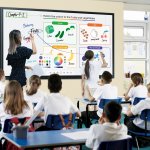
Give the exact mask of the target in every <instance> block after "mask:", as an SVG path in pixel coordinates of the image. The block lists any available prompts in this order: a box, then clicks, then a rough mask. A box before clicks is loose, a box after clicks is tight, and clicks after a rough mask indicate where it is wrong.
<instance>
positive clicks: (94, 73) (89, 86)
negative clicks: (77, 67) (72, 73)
mask: <svg viewBox="0 0 150 150" xmlns="http://www.w3.org/2000/svg"><path fill="white" fill-rule="evenodd" d="M84 57H85V59H86V63H85V65H84V66H83V68H82V72H81V74H82V81H81V87H82V96H83V97H84V98H86V99H89V97H91V95H93V93H94V91H95V90H96V88H97V86H98V81H99V72H100V69H101V68H102V67H107V65H108V64H107V63H106V61H105V59H104V54H103V53H102V52H100V57H101V60H99V61H96V60H94V53H93V51H91V50H88V51H86V52H85V55H84ZM101 61H102V62H101Z"/></svg>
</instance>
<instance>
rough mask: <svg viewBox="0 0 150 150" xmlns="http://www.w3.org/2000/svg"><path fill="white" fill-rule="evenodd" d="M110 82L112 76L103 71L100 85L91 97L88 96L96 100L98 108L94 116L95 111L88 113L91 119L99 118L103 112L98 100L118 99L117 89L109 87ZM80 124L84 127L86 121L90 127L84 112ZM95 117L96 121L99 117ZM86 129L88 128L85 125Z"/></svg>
mask: <svg viewBox="0 0 150 150" xmlns="http://www.w3.org/2000/svg"><path fill="white" fill-rule="evenodd" d="M111 82H112V74H111V73H110V72H108V71H104V72H103V73H102V76H101V85H100V86H99V87H98V88H97V89H96V91H95V92H94V94H93V96H90V100H96V101H97V106H98V112H97V114H96V112H95V111H90V112H89V116H90V117H91V118H93V117H94V118H95V117H96V116H97V115H98V116H99V117H101V114H102V112H103V110H102V109H100V108H99V103H100V99H102V98H105V99H114V98H117V97H118V89H117V87H116V86H113V85H111ZM81 116H82V122H83V123H84V124H85V125H86V120H87V119H88V122H89V124H90V125H91V124H92V123H91V121H90V118H86V112H82V115H81ZM98 116H97V117H96V118H97V119H98V118H99V117H98ZM86 127H88V126H87V125H86Z"/></svg>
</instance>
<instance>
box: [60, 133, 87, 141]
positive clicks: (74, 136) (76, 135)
mask: <svg viewBox="0 0 150 150" xmlns="http://www.w3.org/2000/svg"><path fill="white" fill-rule="evenodd" d="M62 135H63V136H66V137H68V138H70V139H73V140H82V139H87V136H88V131H77V132H70V133H62Z"/></svg>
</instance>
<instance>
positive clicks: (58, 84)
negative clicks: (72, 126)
mask: <svg viewBox="0 0 150 150" xmlns="http://www.w3.org/2000/svg"><path fill="white" fill-rule="evenodd" d="M48 89H49V91H50V93H49V94H48V95H46V96H45V98H44V100H42V101H40V102H39V103H38V104H37V106H36V107H35V109H34V110H35V111H39V110H42V109H44V118H45V119H44V120H45V122H46V119H47V116H48V115H49V114H53V115H59V114H69V113H77V115H78V116H80V112H79V110H78V108H77V107H76V106H75V105H74V104H73V103H72V101H71V100H70V99H69V98H68V97H66V96H64V95H62V94H61V93H60V91H61V89H62V81H61V77H60V76H59V75H58V74H51V75H50V76H49V78H48Z"/></svg>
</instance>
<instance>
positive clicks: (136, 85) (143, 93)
mask: <svg viewBox="0 0 150 150" xmlns="http://www.w3.org/2000/svg"><path fill="white" fill-rule="evenodd" d="M131 80H132V83H131V84H130V86H129V88H128V90H127V92H126V93H125V94H124V95H125V100H126V101H128V100H129V99H130V98H131V99H132V102H133V100H134V98H135V97H142V98H146V97H147V88H146V86H144V85H143V77H142V75H141V74H140V73H133V74H132V75H131Z"/></svg>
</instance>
